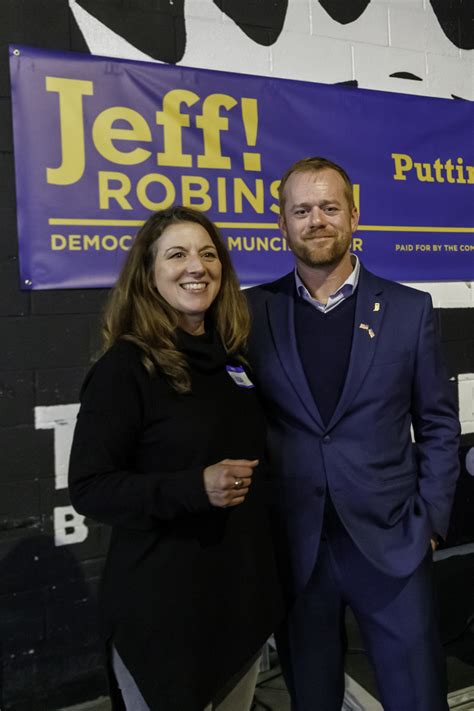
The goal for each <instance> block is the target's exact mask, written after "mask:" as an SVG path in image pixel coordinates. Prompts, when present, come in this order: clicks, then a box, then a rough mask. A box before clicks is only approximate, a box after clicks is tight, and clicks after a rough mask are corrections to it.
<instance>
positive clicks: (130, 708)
mask: <svg viewBox="0 0 474 711" xmlns="http://www.w3.org/2000/svg"><path fill="white" fill-rule="evenodd" d="M112 668H113V670H114V674H115V677H116V679H117V684H118V686H119V688H120V691H121V693H122V696H123V700H124V703H125V706H126V708H127V711H150V707H149V706H148V704H147V703H146V701H145V699H144V698H143V696H142V695H141V692H140V689H139V688H138V686H137V685H136V683H135V680H134V678H133V676H132V675H131V674H130V672H129V671H128V669H127V667H126V666H125V664H124V663H123V661H122V659H121V658H120V656H119V653H118V652H117V650H116V649H115V647H114V646H112Z"/></svg>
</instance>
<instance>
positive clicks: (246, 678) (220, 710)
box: [204, 655, 261, 711]
mask: <svg viewBox="0 0 474 711" xmlns="http://www.w3.org/2000/svg"><path fill="white" fill-rule="evenodd" d="M260 661H261V656H260V655H259V656H258V658H257V659H256V660H255V662H254V663H253V664H252V666H251V667H250V669H248V671H247V672H246V673H245V674H244V675H243V676H242V677H240V679H239V680H238V681H237V683H236V684H234V686H232V688H231V689H230V690H229V692H228V693H227V694H226V695H225V696H224V698H223V699H221V700H220V701H219V702H218V703H210V704H209V705H208V706H206V708H205V709H204V711H250V709H251V707H252V701H253V696H254V692H255V685H256V683H257V677H258V672H259V671H260Z"/></svg>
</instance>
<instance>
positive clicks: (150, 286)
mask: <svg viewBox="0 0 474 711" xmlns="http://www.w3.org/2000/svg"><path fill="white" fill-rule="evenodd" d="M182 222H195V223H197V224H199V225H201V226H202V227H204V229H205V230H206V232H207V233H208V234H209V236H210V238H211V240H212V242H213V244H214V246H215V248H216V250H217V254H218V257H219V260H220V262H221V264H222V282H221V288H220V290H219V293H218V294H217V297H216V299H215V300H214V302H213V304H212V305H211V307H210V309H209V314H210V315H211V317H212V322H213V324H214V327H215V328H216V329H217V331H218V333H219V335H220V337H221V340H222V343H223V345H224V348H225V349H226V351H227V352H228V353H230V354H239V353H241V352H242V351H243V349H244V347H245V344H246V341H247V337H248V333H249V328H250V317H249V312H248V308H247V303H246V300H245V297H244V296H243V294H242V292H241V291H240V288H239V283H238V280H237V276H236V274H235V271H234V268H233V266H232V262H231V260H230V256H229V253H228V251H227V248H226V247H225V245H224V241H223V239H222V237H221V235H220V233H219V231H218V229H217V227H216V226H215V225H214V224H213V223H212V222H211V221H210V220H209V219H208V218H207V217H206V216H205V215H203V214H202V213H201V212H198V211H197V210H193V209H191V208H189V207H181V206H176V207H171V208H169V209H167V210H161V211H159V212H156V213H154V214H153V215H151V216H150V217H149V218H148V220H147V221H146V222H145V224H144V225H143V227H142V228H141V229H140V231H139V232H138V234H137V236H136V239H135V241H134V243H133V245H132V248H131V249H130V252H129V253H128V256H127V259H126V261H125V264H124V266H123V268H122V271H121V273H120V276H119V278H118V280H117V283H116V285H115V287H114V288H113V289H112V291H111V293H110V296H109V299H108V302H107V305H106V307H105V311H104V317H103V341H104V350H107V349H108V348H110V347H111V346H112V345H113V344H114V343H115V342H116V341H117V340H118V339H120V338H124V339H127V340H129V341H132V342H133V343H136V344H137V345H138V346H139V347H140V348H141V349H142V350H143V363H144V365H145V367H146V368H147V370H148V371H149V372H150V373H153V372H154V369H155V366H156V365H158V366H159V367H160V368H161V369H162V370H163V372H164V373H165V374H166V375H167V376H168V378H169V379H170V381H171V383H172V385H173V387H174V388H175V390H177V391H178V392H180V393H185V392H189V391H190V389H191V381H190V376H189V371H188V368H187V364H186V359H185V357H184V355H183V353H181V351H180V350H179V349H178V348H177V345H176V328H177V326H178V322H179V313H178V312H177V311H176V310H175V309H174V308H173V307H172V306H170V304H168V302H167V301H165V299H164V298H163V297H162V296H161V294H160V293H159V292H158V290H157V289H156V286H155V282H154V273H153V272H154V262H155V256H156V243H157V240H159V238H160V236H161V235H162V234H163V232H164V230H165V229H166V228H167V227H169V226H170V225H174V224H178V223H182Z"/></svg>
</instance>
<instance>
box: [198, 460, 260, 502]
mask: <svg viewBox="0 0 474 711" xmlns="http://www.w3.org/2000/svg"><path fill="white" fill-rule="evenodd" d="M257 465H258V459H252V460H251V459H223V460H222V461H220V462H217V464H212V465H211V466H210V467H206V468H205V469H204V472H203V476H204V488H205V490H206V494H207V496H208V498H209V501H210V502H211V504H212V505H213V506H219V507H220V508H227V507H228V506H238V504H241V503H242V502H243V501H244V500H245V497H246V496H247V493H248V490H249V486H250V484H251V482H252V474H253V470H254V469H255V467H256V466H257Z"/></svg>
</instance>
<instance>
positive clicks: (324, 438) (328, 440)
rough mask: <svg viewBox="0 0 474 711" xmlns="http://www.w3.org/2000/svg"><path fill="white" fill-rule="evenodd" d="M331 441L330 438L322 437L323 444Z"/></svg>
mask: <svg viewBox="0 0 474 711" xmlns="http://www.w3.org/2000/svg"><path fill="white" fill-rule="evenodd" d="M330 441H331V438H330V436H329V435H324V437H323V442H324V444H328V443H329V442H330Z"/></svg>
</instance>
